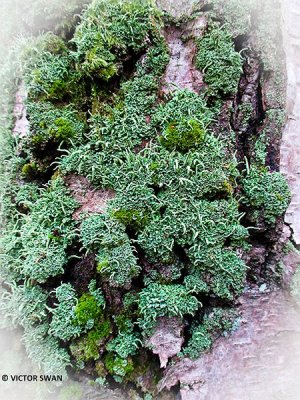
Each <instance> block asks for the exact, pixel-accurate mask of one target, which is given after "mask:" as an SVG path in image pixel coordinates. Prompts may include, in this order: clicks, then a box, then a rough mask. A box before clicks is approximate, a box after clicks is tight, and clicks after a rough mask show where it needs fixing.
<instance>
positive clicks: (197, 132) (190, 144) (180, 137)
mask: <svg viewBox="0 0 300 400" xmlns="http://www.w3.org/2000/svg"><path fill="white" fill-rule="evenodd" d="M204 135H205V130H204V129H203V127H202V126H201V125H200V123H199V122H198V121H196V120H193V119H182V120H181V121H178V122H177V121H174V122H170V123H169V124H168V126H167V127H166V129H165V131H164V132H163V134H162V136H161V138H160V142H161V144H162V145H163V146H164V147H166V148H167V149H168V150H178V151H182V152H185V151H188V150H190V149H192V148H196V147H197V146H198V145H199V143H201V142H202V141H203V139H204Z"/></svg>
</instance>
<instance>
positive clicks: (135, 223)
mask: <svg viewBox="0 0 300 400" xmlns="http://www.w3.org/2000/svg"><path fill="white" fill-rule="evenodd" d="M112 215H113V217H114V218H116V219H117V220H118V221H120V222H121V223H122V224H124V225H125V226H128V227H132V228H134V229H135V230H139V229H140V228H142V227H143V226H145V225H146V223H147V220H148V218H147V216H146V215H143V213H142V212H140V211H138V210H124V209H123V210H116V211H113V214H112Z"/></svg>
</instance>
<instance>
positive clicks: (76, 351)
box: [70, 319, 112, 362]
mask: <svg viewBox="0 0 300 400" xmlns="http://www.w3.org/2000/svg"><path fill="white" fill-rule="evenodd" d="M111 333H112V326H111V323H110V321H109V320H105V319H102V320H100V321H98V322H96V323H95V325H94V327H93V328H92V329H91V330H90V331H89V332H88V333H87V334H85V335H83V336H81V337H80V338H79V339H77V340H76V341H73V342H72V343H71V345H70V351H71V353H72V355H73V356H74V357H75V358H76V360H77V362H82V361H83V362H87V361H90V360H95V361H96V360H98V359H99V358H100V350H101V348H103V346H104V343H105V341H106V340H107V339H108V337H109V336H110V335H111Z"/></svg>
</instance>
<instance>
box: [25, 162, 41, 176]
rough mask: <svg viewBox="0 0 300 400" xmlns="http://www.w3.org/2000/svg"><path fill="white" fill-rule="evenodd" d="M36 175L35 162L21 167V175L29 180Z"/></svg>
mask: <svg viewBox="0 0 300 400" xmlns="http://www.w3.org/2000/svg"><path fill="white" fill-rule="evenodd" d="M37 173H38V165H37V164H36V163H35V162H30V163H27V164H25V165H24V166H23V167H22V175H23V176H24V177H26V178H29V179H34V178H35V177H36V175H37Z"/></svg>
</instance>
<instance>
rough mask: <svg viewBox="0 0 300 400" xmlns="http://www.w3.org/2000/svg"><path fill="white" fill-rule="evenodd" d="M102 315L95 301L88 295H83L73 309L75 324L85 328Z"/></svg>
mask: <svg viewBox="0 0 300 400" xmlns="http://www.w3.org/2000/svg"><path fill="white" fill-rule="evenodd" d="M101 315H102V310H101V308H100V307H99V305H98V303H97V300H96V299H95V297H94V296H92V295H91V294H89V293H84V294H83V295H82V296H81V297H80V298H79V300H78V304H77V305H76V308H75V316H76V323H77V324H78V325H82V326H85V325H87V324H88V323H89V322H91V321H92V323H94V321H96V320H97V319H98V318H99V317H100V316H101Z"/></svg>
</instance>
